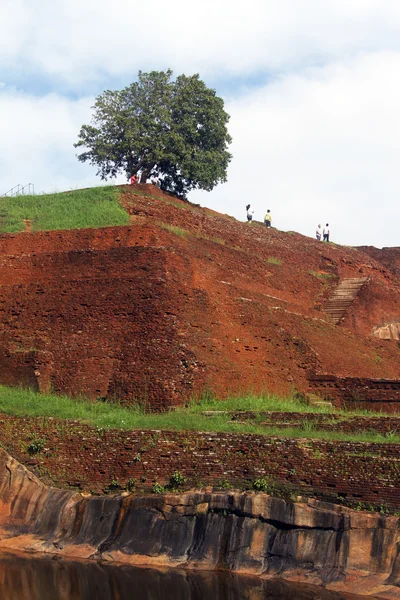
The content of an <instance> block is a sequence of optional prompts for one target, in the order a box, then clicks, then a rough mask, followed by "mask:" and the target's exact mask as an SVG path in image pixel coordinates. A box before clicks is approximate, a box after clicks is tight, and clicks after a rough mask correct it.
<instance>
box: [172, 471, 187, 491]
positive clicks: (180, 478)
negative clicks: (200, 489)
mask: <svg viewBox="0 0 400 600" xmlns="http://www.w3.org/2000/svg"><path fill="white" fill-rule="evenodd" d="M186 481H187V478H186V477H184V475H183V474H182V473H181V472H180V471H175V472H174V473H172V475H171V477H170V479H169V487H171V488H172V489H175V488H178V487H180V486H181V485H183V484H184V483H185V482H186Z"/></svg>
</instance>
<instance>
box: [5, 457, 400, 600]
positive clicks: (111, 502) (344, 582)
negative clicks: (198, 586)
mask: <svg viewBox="0 0 400 600" xmlns="http://www.w3.org/2000/svg"><path fill="white" fill-rule="evenodd" d="M0 482H1V484H0V548H3V549H4V548H12V549H17V550H35V551H37V552H47V553H51V554H55V555H57V554H58V555H63V556H69V557H80V558H94V559H102V560H108V561H117V562H123V563H129V564H136V565H140V564H141V565H143V564H146V565H164V566H174V567H177V566H179V567H185V568H197V569H211V570H213V569H230V570H235V571H237V572H243V573H253V574H257V575H262V576H263V577H271V576H276V575H279V576H280V577H283V578H287V579H291V580H296V581H307V582H309V583H313V584H319V585H321V584H322V585H324V586H326V587H327V588H329V589H333V590H346V591H351V592H355V593H359V594H368V595H375V596H378V597H381V598H393V599H394V598H398V597H399V595H400V593H399V584H400V575H399V574H400V557H399V552H398V548H399V541H400V528H399V520H398V518H397V517H380V516H377V515H374V514H369V513H357V512H355V511H351V510H349V509H345V508H342V507H337V506H333V505H330V504H327V503H321V502H317V501H312V500H308V501H307V502H297V503H288V502H285V501H283V500H281V499H277V498H272V497H269V496H267V495H265V494H235V493H229V494H212V493H196V492H193V493H186V494H180V495H179V494H168V495H163V496H148V497H133V496H126V497H87V498H84V497H82V496H81V495H80V494H76V493H72V492H68V491H62V490H57V489H52V488H47V487H46V486H44V485H43V484H42V483H41V482H40V481H39V480H38V479H37V478H36V477H35V476H34V475H32V474H31V473H30V472H29V471H27V470H26V469H25V468H24V467H22V466H21V465H20V464H19V463H17V462H16V461H15V460H14V459H12V458H11V457H10V456H9V455H7V453H6V452H4V451H3V450H0Z"/></svg>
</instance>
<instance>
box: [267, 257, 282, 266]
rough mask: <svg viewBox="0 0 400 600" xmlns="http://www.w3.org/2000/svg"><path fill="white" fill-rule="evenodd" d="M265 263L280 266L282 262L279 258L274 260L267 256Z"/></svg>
mask: <svg viewBox="0 0 400 600" xmlns="http://www.w3.org/2000/svg"><path fill="white" fill-rule="evenodd" d="M267 263H268V264H270V265H281V264H282V260H281V259H280V258H275V257H274V256H269V257H268V258H267Z"/></svg>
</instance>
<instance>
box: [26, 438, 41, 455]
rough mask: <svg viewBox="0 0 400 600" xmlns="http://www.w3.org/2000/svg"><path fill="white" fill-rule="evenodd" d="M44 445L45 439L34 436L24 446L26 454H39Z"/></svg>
mask: <svg viewBox="0 0 400 600" xmlns="http://www.w3.org/2000/svg"><path fill="white" fill-rule="evenodd" d="M45 445H46V441H45V440H42V439H40V438H35V439H34V440H32V441H31V442H30V443H29V444H28V445H27V447H26V451H27V452H28V454H31V455H33V454H39V452H41V451H42V450H43V448H44V447H45Z"/></svg>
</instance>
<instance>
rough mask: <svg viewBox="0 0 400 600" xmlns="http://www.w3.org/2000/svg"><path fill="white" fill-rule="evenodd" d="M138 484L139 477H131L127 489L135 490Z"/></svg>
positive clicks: (129, 490) (128, 490)
mask: <svg viewBox="0 0 400 600" xmlns="http://www.w3.org/2000/svg"><path fill="white" fill-rule="evenodd" d="M136 484H137V479H136V478H135V477H130V478H129V479H128V481H127V482H126V485H125V489H126V491H127V492H133V490H134V489H135V487H136Z"/></svg>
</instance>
